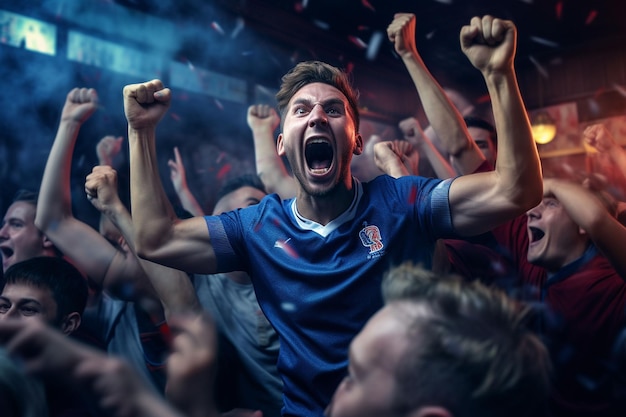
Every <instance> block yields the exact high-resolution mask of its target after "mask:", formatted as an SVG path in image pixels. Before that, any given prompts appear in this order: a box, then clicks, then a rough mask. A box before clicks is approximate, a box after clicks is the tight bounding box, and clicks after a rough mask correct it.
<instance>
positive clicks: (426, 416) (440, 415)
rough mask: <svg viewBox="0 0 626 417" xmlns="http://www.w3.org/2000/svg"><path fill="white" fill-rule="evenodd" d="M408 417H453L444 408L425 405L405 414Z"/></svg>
mask: <svg viewBox="0 0 626 417" xmlns="http://www.w3.org/2000/svg"><path fill="white" fill-rule="evenodd" d="M407 416H408V417H454V416H453V415H452V413H451V412H450V411H448V410H446V409H445V408H444V407H441V406H438V405H427V406H425V407H420V408H418V409H417V410H414V411H412V412H410V413H409V414H407Z"/></svg>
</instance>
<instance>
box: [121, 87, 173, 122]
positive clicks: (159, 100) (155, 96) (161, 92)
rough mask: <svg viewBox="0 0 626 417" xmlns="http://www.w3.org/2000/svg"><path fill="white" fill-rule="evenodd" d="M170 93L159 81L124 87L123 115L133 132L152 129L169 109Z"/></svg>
mask: <svg viewBox="0 0 626 417" xmlns="http://www.w3.org/2000/svg"><path fill="white" fill-rule="evenodd" d="M171 98H172V92H171V91H170V89H169V88H165V87H164V86H163V82H161V80H152V81H148V82H145V83H140V84H130V85H127V86H126V87H124V113H125V114H126V119H127V120H128V125H129V127H130V128H131V129H134V130H143V129H153V128H155V127H156V125H157V124H158V123H159V121H160V120H161V119H162V118H163V116H164V115H165V113H166V112H167V110H168V109H169V107H170V103H171Z"/></svg>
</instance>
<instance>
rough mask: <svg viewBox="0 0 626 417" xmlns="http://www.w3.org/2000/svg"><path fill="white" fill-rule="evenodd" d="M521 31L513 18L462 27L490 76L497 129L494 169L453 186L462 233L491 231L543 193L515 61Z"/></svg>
mask: <svg viewBox="0 0 626 417" xmlns="http://www.w3.org/2000/svg"><path fill="white" fill-rule="evenodd" d="M516 36H517V32H516V28H515V25H514V24H513V22H511V21H508V20H501V19H496V18H493V17H491V16H484V17H483V18H479V17H474V18H472V20H471V23H470V25H467V26H464V27H463V28H462V29H461V34H460V39H461V47H462V49H463V52H464V53H465V55H467V57H468V58H469V60H470V62H471V63H472V65H474V67H476V68H477V69H479V70H480V71H481V73H482V75H483V77H484V79H485V82H486V84H487V89H488V91H489V95H490V97H491V102H492V106H493V113H494V118H495V123H496V131H497V132H498V159H497V161H496V167H495V170H494V171H492V172H487V173H481V174H475V175H465V176H462V177H459V178H457V179H456V180H455V181H454V182H453V183H452V185H451V187H450V194H449V198H450V205H451V210H452V221H453V224H454V227H455V228H456V230H457V232H458V233H460V234H461V235H466V236H468V235H474V234H478V233H482V232H485V231H487V230H490V229H492V228H493V227H494V226H496V225H498V224H501V223H503V222H505V221H507V220H509V219H511V218H514V217H516V216H518V215H520V214H523V213H525V212H526V211H527V210H529V209H530V208H532V207H534V206H536V205H537V204H539V202H540V201H541V198H542V194H543V193H542V187H543V184H542V178H541V164H540V161H539V155H538V153H537V148H536V146H535V143H534V141H533V138H532V134H531V130H530V124H529V122H528V116H527V114H526V110H525V108H524V103H523V101H522V97H521V95H520V92H519V88H518V85H517V78H516V75H515V69H514V66H513V59H514V56H515V48H516Z"/></svg>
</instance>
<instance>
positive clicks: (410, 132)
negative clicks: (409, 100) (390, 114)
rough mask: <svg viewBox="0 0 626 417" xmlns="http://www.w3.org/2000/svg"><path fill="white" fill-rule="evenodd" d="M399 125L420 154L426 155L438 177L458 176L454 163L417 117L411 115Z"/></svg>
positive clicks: (405, 137)
mask: <svg viewBox="0 0 626 417" xmlns="http://www.w3.org/2000/svg"><path fill="white" fill-rule="evenodd" d="M398 127H399V128H400V131H401V132H402V134H403V135H404V139H405V140H406V141H407V142H409V143H411V144H412V145H413V146H415V147H416V148H417V150H418V152H419V153H420V154H423V155H424V156H426V159H428V162H429V163H430V165H431V166H432V167H433V169H434V170H435V173H436V174H437V177H438V178H441V179H446V178H453V177H456V175H457V174H456V171H455V170H454V168H452V165H450V163H449V162H448V161H447V160H446V158H444V157H443V155H441V153H439V151H438V150H437V148H436V147H435V145H434V144H433V143H432V142H431V140H430V138H429V137H428V136H427V135H426V134H425V133H424V131H423V130H422V128H421V126H420V124H419V122H418V121H417V119H416V118H414V117H409V118H406V119H404V120H401V121H400V123H399V124H398Z"/></svg>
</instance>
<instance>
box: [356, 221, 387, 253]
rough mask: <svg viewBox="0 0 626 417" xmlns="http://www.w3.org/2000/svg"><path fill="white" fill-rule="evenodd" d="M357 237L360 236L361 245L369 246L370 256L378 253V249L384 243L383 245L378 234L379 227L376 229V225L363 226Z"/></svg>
mask: <svg viewBox="0 0 626 417" xmlns="http://www.w3.org/2000/svg"><path fill="white" fill-rule="evenodd" d="M359 237H360V238H361V243H362V244H363V246H365V247H366V248H369V250H370V252H369V254H370V256H372V255H374V254H378V253H380V251H381V250H382V249H383V248H384V247H385V245H383V238H382V236H381V235H380V229H378V226H374V225H369V226H365V227H364V228H363V229H361V231H360V232H359Z"/></svg>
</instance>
